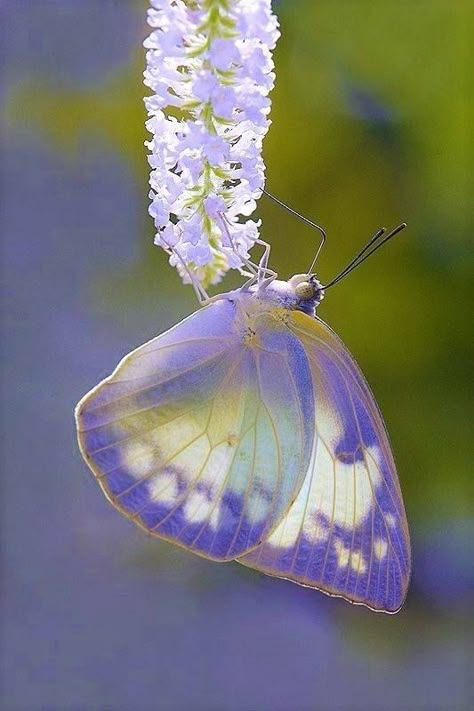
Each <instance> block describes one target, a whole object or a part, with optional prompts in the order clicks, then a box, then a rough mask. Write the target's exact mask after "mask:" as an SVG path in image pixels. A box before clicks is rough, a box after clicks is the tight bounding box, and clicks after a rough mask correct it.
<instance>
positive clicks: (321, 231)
mask: <svg viewBox="0 0 474 711" xmlns="http://www.w3.org/2000/svg"><path fill="white" fill-rule="evenodd" d="M263 192H264V193H265V195H266V196H267V197H269V198H270V200H273V202H276V204H277V205H279V206H280V207H282V208H283V209H284V210H286V211H287V212H289V213H290V214H291V215H294V216H295V217H297V218H298V219H299V220H301V221H302V222H304V223H305V224H307V225H309V226H310V227H312V228H313V229H315V230H318V232H319V234H320V235H321V241H320V243H319V245H318V248H317V250H316V254H315V255H314V258H313V261H312V262H311V266H310V268H309V269H308V271H307V274H311V273H312V271H313V269H314V265H315V264H316V262H317V260H318V257H319V253H320V252H321V250H322V248H323V244H324V243H325V241H326V232H325V231H324V229H323V228H322V227H321V225H318V224H317V223H316V222H313V221H312V220H309V219H308V218H307V217H305V216H304V215H301V214H300V213H299V212H296V210H293V208H292V207H290V206H289V205H287V204H286V203H284V202H283V201H282V200H280V199H279V198H277V197H275V195H272V193H269V192H268V190H265V189H264V190H263Z"/></svg>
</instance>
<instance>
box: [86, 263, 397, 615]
mask: <svg viewBox="0 0 474 711" xmlns="http://www.w3.org/2000/svg"><path fill="white" fill-rule="evenodd" d="M323 296H324V291H323V289H322V287H321V285H320V284H319V282H317V280H316V279H315V277H310V278H308V276H307V275H297V276H295V277H293V278H292V279H290V280H289V281H287V282H285V281H279V280H276V279H274V280H272V281H271V283H269V284H263V285H262V284H254V285H253V286H251V287H250V288H247V289H246V288H242V289H238V290H236V291H232V292H229V293H227V294H223V295H221V296H220V297H219V300H218V301H216V302H214V303H211V304H210V305H207V306H205V307H204V308H202V309H200V310H199V311H198V312H196V313H195V314H193V315H191V316H190V317H188V318H187V319H185V320H184V321H183V322H181V323H180V324H178V325H177V326H175V327H174V328H172V329H170V330H169V331H167V332H166V333H164V334H162V335H161V336H158V337H157V338H155V339H153V340H152V341H150V342H149V343H147V344H145V345H144V346H141V347H140V348H138V349H137V350H135V351H133V352H132V353H131V354H130V355H128V356H127V357H126V358H124V359H123V360H122V361H121V363H120V364H119V365H118V367H117V368H116V370H115V371H114V372H113V373H112V375H111V376H110V377H109V378H107V379H106V380H105V381H104V382H103V383H101V384H100V385H98V386H97V387H96V388H95V389H94V390H93V391H91V393H89V394H88V395H86V396H85V398H83V400H82V401H81V402H80V403H79V405H78V407H77V410H76V420H77V427H78V433H79V443H80V447H81V451H82V453H83V455H84V457H85V459H86V461H87V463H88V464H89V466H90V467H91V469H92V471H93V473H94V475H95V476H96V478H97V479H98V481H99V483H100V485H101V487H102V489H103V490H104V492H105V494H106V496H107V498H108V499H109V500H110V501H111V502H112V503H113V504H114V506H116V507H117V508H118V509H119V510H120V511H121V512H122V513H124V514H125V515H127V516H128V517H130V518H131V519H132V520H134V521H135V522H136V523H137V524H138V525H139V526H141V527H142V528H144V529H145V530H146V531H148V532H149V533H151V534H152V535H156V536H159V537H161V538H165V539H168V540H171V541H173V542H175V543H178V544H179V545H182V546H184V547H186V548H188V549H190V550H192V551H193V552H195V553H198V554H199V555H203V556H205V557H208V558H210V559H212V560H217V561H227V560H233V559H237V560H239V562H241V563H243V564H245V565H248V566H250V567H254V568H257V569H258V570H261V571H263V572H265V573H268V574H271V575H276V576H279V577H283V578H287V579H290V580H293V581H294V582H297V583H300V584H302V585H308V586H311V587H315V588H318V589H321V590H322V591H324V592H327V593H329V594H334V595H339V596H342V597H344V598H346V599H347V600H349V601H351V602H356V603H361V604H364V605H367V606H368V607H370V608H372V609H375V610H383V611H387V612H394V611H396V610H398V609H399V608H400V606H401V605H402V603H403V600H404V598H405V594H406V589H407V585H408V579H409V573H410V550H409V540H408V529H407V524H406V517H405V512H404V508H403V502H402V499H401V494H400V489H399V485H398V479H397V475H396V472H395V466H394V463H393V458H392V455H391V451H390V445H389V442H388V437H387V434H386V431H385V428H384V425H383V422H382V419H381V416H380V413H379V411H378V408H377V406H376V404H375V401H374V398H373V396H372V394H371V392H370V390H369V389H368V386H367V384H366V382H365V380H364V378H363V376H362V374H361V373H360V371H359V369H358V367H357V365H356V364H355V362H354V360H353V358H352V357H351V356H350V354H349V353H348V351H347V350H346V349H345V347H344V346H343V344H342V343H341V341H340V340H339V339H338V338H337V336H336V335H335V334H334V333H333V332H332V331H331V330H330V329H329V328H328V327H327V326H326V325H325V324H324V323H323V322H322V321H320V320H319V319H318V318H317V317H315V315H314V314H315V309H316V307H317V305H318V304H319V302H320V300H321V299H322V297H323Z"/></svg>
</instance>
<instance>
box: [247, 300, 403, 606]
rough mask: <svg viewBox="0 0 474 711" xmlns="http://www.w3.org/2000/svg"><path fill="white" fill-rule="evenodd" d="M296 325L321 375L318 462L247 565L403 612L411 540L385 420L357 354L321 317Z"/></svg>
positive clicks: (295, 320)
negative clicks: (276, 525)
mask: <svg viewBox="0 0 474 711" xmlns="http://www.w3.org/2000/svg"><path fill="white" fill-rule="evenodd" d="M288 326H289V328H290V330H291V332H292V333H293V334H294V335H295V336H296V337H298V338H299V339H300V342H301V344H302V345H303V348H304V350H305V353H306V355H307V358H308V362H309V366H310V369H311V374H312V382H313V391H314V396H315V412H316V419H315V425H316V426H315V436H314V442H313V448H312V455H311V462H310V466H309V468H308V471H307V474H306V478H305V482H304V484H303V487H302V488H301V490H300V493H299V495H298V497H297V499H296V500H295V502H294V504H293V505H292V506H291V508H290V509H289V512H288V514H287V516H286V517H285V518H284V519H283V521H282V522H281V523H280V524H279V526H278V527H277V529H276V530H275V531H274V532H273V533H272V534H271V535H270V536H269V538H268V539H267V540H266V541H265V542H264V543H263V544H262V545H261V546H259V547H258V548H256V549H255V550H254V551H252V552H251V553H249V554H248V555H245V556H244V557H243V558H241V559H240V562H241V563H244V564H245V565H248V566H251V567H253V568H257V569H259V570H262V571H264V572H266V573H269V574H272V575H276V576H279V577H283V578H288V579H290V580H293V581H295V582H298V583H301V584H303V585H307V586H310V587H315V588H318V589H320V590H322V591H323V592H327V593H329V594H333V595H337V596H341V597H343V598H345V599H347V600H349V601H351V602H357V603H361V604H364V605H366V606H368V607H370V608H371V609H374V610H382V611H387V612H395V611H397V610H398V609H399V608H400V607H401V606H402V604H403V601H404V599H405V596H406V592H407V587H408V581H409V576H410V543H409V535H408V526H407V520H406V516H405V510H404V506H403V501H402V497H401V492H400V486H399V483H398V478H397V474H396V470H395V465H394V461H393V457H392V454H391V450H390V444H389V441H388V436H387V433H386V430H385V427H384V423H383V420H382V417H381V415H380V412H379V410H378V408H377V405H376V403H375V400H374V397H373V395H372V393H371V392H370V390H369V387H368V385H367V383H366V381H365V379H364V377H363V375H362V373H361V372H360V370H359V368H358V366H357V364H356V363H355V361H354V359H353V358H352V356H351V355H350V354H349V352H348V351H347V350H346V348H345V347H344V345H343V343H342V342H341V341H340V339H339V338H338V337H337V336H336V335H335V334H334V333H333V332H332V331H331V330H330V329H329V328H328V327H327V326H326V325H325V324H324V323H323V322H322V321H320V320H319V319H312V318H310V317H308V316H307V315H305V314H303V313H301V312H291V313H290V315H289V319H288Z"/></svg>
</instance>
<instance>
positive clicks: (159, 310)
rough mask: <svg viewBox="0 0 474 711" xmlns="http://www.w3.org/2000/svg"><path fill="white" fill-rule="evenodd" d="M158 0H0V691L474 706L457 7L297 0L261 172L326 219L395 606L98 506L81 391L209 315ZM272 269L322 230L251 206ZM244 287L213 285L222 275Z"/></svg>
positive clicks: (126, 702) (337, 321)
mask: <svg viewBox="0 0 474 711" xmlns="http://www.w3.org/2000/svg"><path fill="white" fill-rule="evenodd" d="M145 9H146V3H145V2H143V0H137V1H135V0H3V2H2V3H1V9H0V12H1V18H0V24H1V27H2V34H3V38H2V41H1V43H0V46H1V49H0V52H1V63H2V81H1V91H0V102H1V111H2V139H3V140H2V149H1V150H2V156H1V164H0V197H1V207H0V209H1V213H0V228H1V233H2V263H1V269H2V274H3V280H2V281H3V286H2V290H3V307H2V316H3V327H4V330H5V333H6V335H5V337H4V339H3V349H2V352H3V353H2V359H3V378H2V381H3V387H2V389H3V408H2V410H3V415H2V454H1V462H2V479H1V527H2V569H3V594H2V598H1V629H0V639H1V675H2V678H1V686H2V697H3V702H2V708H4V709H6V710H7V711H9V710H10V709H12V710H19V711H20V710H21V711H23V710H28V711H30V710H31V711H36V710H37V709H61V710H64V711H69V710H76V709H81V710H82V709H84V710H86V711H89V710H91V711H93V710H95V709H98V710H99V709H100V710H102V709H107V710H110V711H129V710H133V711H135V710H136V711H142V710H147V709H173V710H174V709H176V710H177V711H180V710H181V709H196V710H197V711H200V710H201V709H203V710H206V711H214V710H216V711H227V710H229V711H233V710H240V709H242V710H244V711H247V710H249V711H253V710H254V709H255V710H264V711H266V710H267V709H268V710H272V711H273V710H275V711H287V710H292V711H293V710H295V711H306V710H309V711H315V710H320V709H321V710H323V711H324V710H326V709H327V710H332V709H341V710H345V709H352V710H354V711H359V709H360V710H380V709H393V710H394V711H397V710H398V709H406V710H410V711H411V710H418V709H420V710H425V709H426V710H430V711H431V710H438V709H440V710H443V711H444V710H451V709H456V710H457V709H467V708H472V705H471V704H472V703H473V697H472V671H471V670H470V669H469V668H468V660H470V662H469V666H472V654H473V651H474V649H473V644H472V637H471V634H470V625H471V622H472V615H469V614H468V609H469V606H470V605H471V604H472V592H473V588H474V573H473V566H472V560H473V550H472V536H473V533H474V516H473V509H472V506H471V504H470V502H469V496H468V481H470V480H471V477H472V459H471V458H470V457H469V456H468V443H469V431H468V421H469V418H468V407H469V404H470V402H472V400H471V395H470V386H471V385H472V375H470V371H469V365H470V364H471V362H472V334H471V332H470V322H471V310H472V309H471V307H469V303H471V304H472V301H471V299H472V296H471V295H472V286H471V285H470V284H469V276H470V274H472V266H473V265H472V255H473V250H472V246H471V245H472V241H471V234H472V227H473V226H472V212H471V213H470V212H469V211H468V209H467V204H468V203H467V173H468V166H469V169H470V170H472V156H469V155H468V148H469V144H468V136H467V131H468V117H469V115H470V116H471V120H472V113H471V110H472V103H471V99H470V98H469V96H468V79H469V75H470V73H471V71H472V67H471V65H470V64H468V49H469V47H468V40H469V24H470V22H471V21H472V19H473V7H472V5H470V3H468V2H467V1H466V2H464V0H457V1H456V2H455V3H453V2H451V1H450V0H426V1H423V0H420V1H418V2H413V3H409V2H399V0H379V1H378V2H373V1H372V0H367V1H366V0H318V1H315V0H293V2H289V1H287V0H282V1H281V2H278V3H275V10H276V11H277V12H278V14H279V17H280V21H281V29H282V38H281V39H280V42H279V44H278V47H277V50H276V52H275V61H276V68H277V85H276V89H275V91H274V93H273V111H272V119H273V125H272V127H271V130H270V132H269V134H268V137H267V139H266V141H265V159H266V163H267V178H268V183H267V185H268V188H269V189H270V190H271V191H273V192H274V193H275V194H276V195H278V196H279V197H280V198H282V199H283V200H285V201H287V202H288V203H290V204H291V205H292V206H293V207H294V208H295V209H297V210H299V211H300V212H302V213H303V214H305V215H307V216H308V217H310V218H313V219H315V220H317V221H318V222H320V223H321V224H323V225H324V226H325V228H326V230H327V232H328V235H329V239H328V243H327V246H326V248H325V250H324V252H323V254H322V255H321V259H320V262H319V273H320V276H321V277H322V278H323V279H329V278H330V277H332V276H333V275H334V273H335V272H336V270H337V269H339V268H340V267H341V266H343V265H344V264H345V262H346V261H348V259H349V258H350V257H351V256H353V254H354V253H355V251H356V250H357V249H358V248H359V247H360V246H361V244H362V243H363V242H364V241H365V240H366V239H367V238H368V237H369V236H370V235H371V234H372V233H373V232H374V231H375V230H376V229H377V228H378V227H380V226H381V225H385V226H387V227H390V226H393V225H395V224H397V223H398V222H400V221H401V220H406V221H407V222H408V224H409V229H408V230H406V231H405V232H404V233H403V234H401V235H400V236H399V237H398V238H397V239H396V240H394V242H392V243H391V244H390V245H389V246H388V247H387V248H386V249H384V250H382V251H381V252H379V254H378V256H377V257H374V258H373V259H371V260H370V262H368V263H367V264H365V265H364V266H363V267H361V268H360V270H358V271H357V272H356V273H355V274H354V275H352V276H351V277H349V278H348V279H347V280H345V281H344V282H343V283H342V284H341V285H340V286H338V288H337V289H334V290H332V291H331V293H330V294H328V297H327V299H326V300H325V301H324V303H323V305H322V307H321V309H320V315H321V316H322V318H323V319H325V320H326V321H327V322H328V323H329V324H330V325H331V326H332V327H333V328H334V329H335V330H336V331H337V332H338V334H339V335H340V336H341V337H342V338H343V340H344V341H345V342H346V344H347V345H348V346H349V348H350V349H351V351H352V352H353V354H354V355H355V356H356V358H357V360H358V362H359V363H360V365H361V367H362V369H363V371H364V372H365V374H366V376H367V378H368V380H369V382H370V383H371V386H372V388H373V390H374V392H375V394H376V396H377V399H378V402H379V404H380V406H381V409H382V411H383V413H384V416H385V420H386V423H387V426H388V429H389V432H390V434H391V439H392V444H393V448H394V452H395V457H396V460H397V463H398V468H399V472H400V479H401V484H402V489H403V493H404V498H405V502H406V507H407V510H408V517H409V522H410V527H411V535H412V542H413V555H414V568H413V580H412V585H411V589H410V593H409V597H408V601H407V604H406V606H405V607H404V608H403V610H402V611H401V612H400V613H399V614H398V615H396V616H385V615H376V614H374V613H371V612H370V611H368V610H365V609H363V608H357V607H352V606H350V605H348V604H347V603H344V602H343V601H339V600H331V599H328V598H326V597H325V596H324V595H321V594H320V593H318V592H315V591H311V590H307V589H303V588H299V587H298V586H296V585H292V584H291V583H288V582H284V581H281V580H276V579H270V578H267V577H265V576H263V575H260V574H258V573H256V572H253V571H250V570H248V569H245V568H244V567H243V566H240V565H239V564H237V563H232V564H227V565H219V564H212V563H210V562H206V561H204V560H202V559H200V558H198V557H195V556H193V555H191V554H187V553H186V552H184V551H183V550H181V549H179V548H177V547H173V546H171V545H170V544H168V543H165V542H159V541H156V540H150V539H148V538H147V537H146V536H145V535H144V534H142V533H141V532H140V531H139V530H138V529H136V528H135V527H134V526H133V524H131V523H130V522H128V521H126V520H125V519H123V518H122V517H121V516H120V515H119V514H118V513H117V512H116V511H115V510H114V509H113V508H112V507H111V506H110V505H109V504H108V503H107V502H106V500H105V498H104V497H103V495H102V494H101V492H100V490H99V488H98V486H97V484H96V483H95V481H94V480H93V478H92V476H91V475H90V473H89V471H88V470H87V468H86V466H85V465H84V463H83V462H82V460H81V457H80V454H79V452H78V449H77V446H76V439H75V432H74V422H73V407H74V405H75V404H76V402H77V401H78V400H79V398H80V397H81V396H82V395H83V394H84V393H85V392H86V391H87V390H89V389H90V388H91V387H92V386H93V385H94V384H96V383H97V382H98V381H99V380H100V379H102V378H103V377H105V376H106V375H108V374H109V372H110V371H111V370H112V368H113V367H114V366H115V364H116V363H117V362H118V360H119V359H120V358H121V357H122V356H123V355H124V354H125V353H126V352H127V351H129V350H131V349H132V348H134V347H135V346H137V345H138V344H141V343H143V342H144V341H146V340H147V339H149V338H150V337H152V336H155V335H156V334H158V333H159V332H161V331H163V330H164V329H166V328H168V327H169V326H171V325H172V324H174V323H175V322H176V321H177V320H178V319H180V318H182V317H183V316H185V315H186V314H188V313H189V312H190V311H192V310H194V309H195V308H196V303H195V299H194V295H193V293H192V291H191V289H190V288H189V287H186V288H185V287H183V286H182V285H181V283H180V281H179V279H178V276H177V274H176V273H175V272H174V270H173V269H171V267H169V266H168V264H167V259H166V256H165V255H164V254H163V253H162V252H161V251H160V250H159V249H158V248H156V247H153V226H152V222H151V220H150V218H149V217H148V215H147V206H148V198H147V193H148V187H147V179H148V166H147V162H146V156H145V149H144V147H143V141H144V140H145V138H146V133H145V130H144V118H145V114H144V108H143V104H142V96H143V95H144V93H145V89H144V87H143V86H142V83H141V74H142V70H143V65H144V54H143V50H142V48H141V43H142V41H143V38H144V37H145V35H146V33H147V29H146V25H145ZM259 214H260V216H261V217H262V219H263V237H264V238H265V239H267V240H268V241H270V242H271V243H272V247H273V250H272V260H273V261H272V266H273V267H274V268H275V269H277V270H278V271H279V272H280V274H281V275H282V276H283V277H287V276H289V275H291V274H292V273H294V272H299V271H303V270H304V269H306V268H307V265H308V264H309V262H310V259H311V256H312V253H313V251H314V246H315V234H314V233H312V232H311V230H308V228H306V227H305V226H304V225H303V224H300V223H299V222H297V221H296V220H295V219H294V218H292V217H290V216H289V215H287V214H286V213H284V212H282V211H281V210H280V209H279V208H278V207H277V206H274V205H273V204H271V203H269V202H268V201H265V199H262V201H261V205H260V208H259ZM236 283H237V282H236V280H235V279H232V278H230V279H229V280H228V281H227V282H225V283H224V284H223V285H222V286H223V287H224V288H226V287H231V286H234V285H235V284H236Z"/></svg>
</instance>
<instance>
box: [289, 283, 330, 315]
mask: <svg viewBox="0 0 474 711" xmlns="http://www.w3.org/2000/svg"><path fill="white" fill-rule="evenodd" d="M288 286H289V287H290V290H291V291H292V293H293V294H294V297H295V299H296V308H298V309H300V310H301V311H305V312H306V313H314V309H315V308H316V307H317V306H318V305H319V304H320V303H321V301H322V300H323V299H324V289H323V286H322V284H321V282H320V281H318V279H317V278H316V275H315V274H295V276H293V277H291V279H289V280H288Z"/></svg>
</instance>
